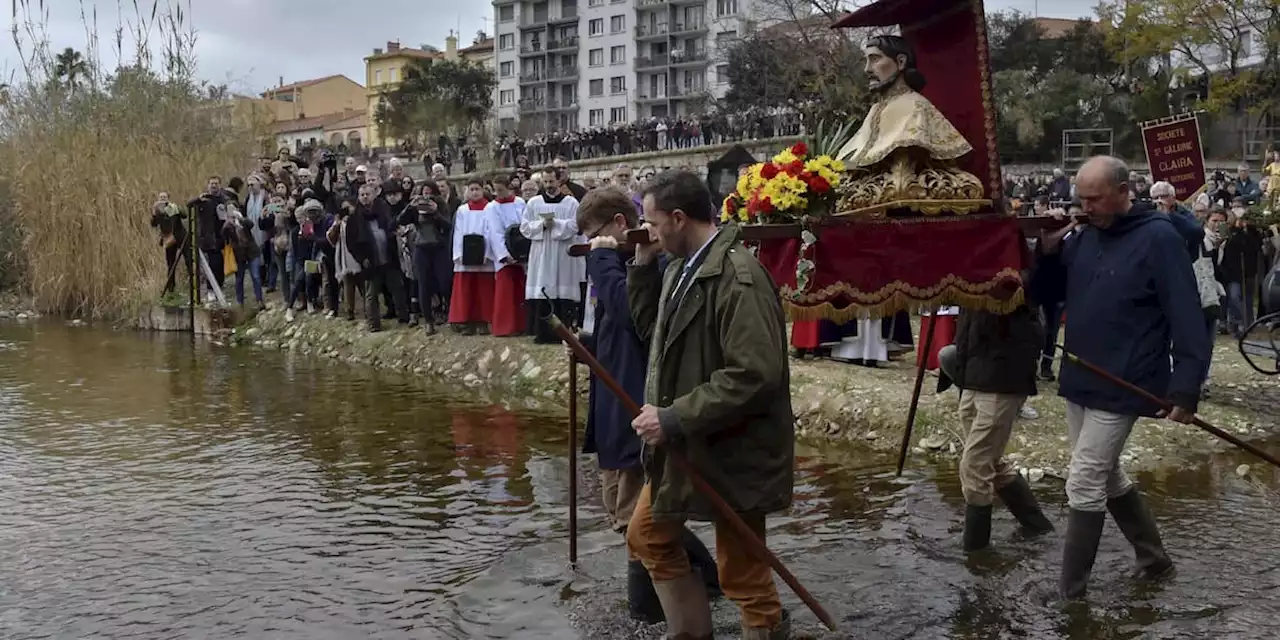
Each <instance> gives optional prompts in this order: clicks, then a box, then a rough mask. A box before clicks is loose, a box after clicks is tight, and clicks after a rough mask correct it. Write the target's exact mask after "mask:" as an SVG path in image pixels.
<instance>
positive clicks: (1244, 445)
mask: <svg viewBox="0 0 1280 640" xmlns="http://www.w3.org/2000/svg"><path fill="white" fill-rule="evenodd" d="M1058 348H1059V349H1062V355H1063V357H1064V358H1066V359H1067V360H1070V361H1071V362H1073V363H1075V364H1078V365H1080V366H1082V367H1084V368H1085V369H1088V370H1089V371H1091V372H1093V374H1094V375H1096V376H1098V377H1099V378H1102V379H1103V380H1106V381H1107V382H1110V383H1112V384H1114V385H1116V386H1118V387H1121V388H1123V389H1126V390H1128V391H1130V392H1132V393H1134V394H1136V395H1138V396H1140V397H1142V398H1146V399H1147V400H1148V401H1150V402H1154V403H1156V405H1158V406H1159V407H1160V408H1161V409H1163V410H1165V411H1166V412H1167V411H1173V405H1171V404H1169V403H1168V402H1166V401H1165V400H1162V399H1160V398H1157V397H1156V396H1155V394H1153V393H1151V392H1149V391H1147V390H1146V389H1143V388H1142V387H1139V386H1138V385H1136V384H1133V383H1132V382H1129V381H1128V380H1124V379H1122V378H1119V377H1117V376H1114V375H1112V374H1111V373H1109V372H1107V371H1106V370H1104V369H1103V368H1102V367H1099V366H1097V365H1095V364H1093V363H1091V362H1089V361H1087V360H1081V359H1080V356H1077V355H1076V354H1074V353H1071V352H1070V351H1067V350H1066V348H1065V347H1063V346H1062V345H1058ZM1191 424H1194V425H1195V426H1197V427H1200V428H1201V429H1204V430H1205V431H1208V432H1209V433H1211V434H1213V435H1215V436H1217V437H1219V438H1221V439H1223V440H1226V441H1227V442H1230V443H1231V444H1234V445H1235V446H1237V447H1240V448H1241V449H1244V450H1245V451H1248V452H1249V453H1252V454H1253V455H1255V456H1258V457H1259V458H1262V459H1263V460H1266V461H1267V462H1269V463H1271V464H1272V465H1273V466H1276V467H1280V459H1277V458H1276V457H1275V456H1273V455H1271V454H1269V453H1267V452H1266V451H1263V450H1262V449H1259V448H1258V447H1256V446H1254V445H1251V444H1249V443H1248V442H1245V441H1244V440H1241V439H1240V438H1237V437H1235V436H1233V435H1231V434H1230V433H1227V432H1226V431H1223V430H1222V429H1219V428H1218V427H1215V426H1213V425H1211V424H1209V423H1208V422H1205V421H1204V420H1203V419H1202V418H1200V417H1199V416H1196V417H1195V419H1194V420H1192V421H1191Z"/></svg>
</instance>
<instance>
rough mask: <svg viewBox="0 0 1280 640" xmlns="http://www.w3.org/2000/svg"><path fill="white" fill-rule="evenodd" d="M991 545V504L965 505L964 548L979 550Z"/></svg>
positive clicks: (967, 550)
mask: <svg viewBox="0 0 1280 640" xmlns="http://www.w3.org/2000/svg"><path fill="white" fill-rule="evenodd" d="M990 545H991V505H985V506H981V507H980V506H978V505H973V504H969V505H965V507H964V550H965V551H966V552H970V551H981V550H983V549H986V548H987V547H988V546H990Z"/></svg>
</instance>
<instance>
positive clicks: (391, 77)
mask: <svg viewBox="0 0 1280 640" xmlns="http://www.w3.org/2000/svg"><path fill="white" fill-rule="evenodd" d="M399 71H400V70H399V69H391V70H389V71H387V82H395V81H396V78H397V77H398V75H399V74H398V72H399Z"/></svg>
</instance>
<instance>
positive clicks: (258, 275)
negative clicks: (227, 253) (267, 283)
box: [236, 257, 262, 304]
mask: <svg viewBox="0 0 1280 640" xmlns="http://www.w3.org/2000/svg"><path fill="white" fill-rule="evenodd" d="M239 266H240V268H239V269H236V302H238V303H240V304H244V276H245V274H246V273H248V274H249V278H251V279H252V280H253V297H254V299H255V300H257V301H258V302H262V258H261V257H258V258H254V259H253V260H250V261H249V264H248V265H239Z"/></svg>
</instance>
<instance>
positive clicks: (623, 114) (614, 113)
mask: <svg viewBox="0 0 1280 640" xmlns="http://www.w3.org/2000/svg"><path fill="white" fill-rule="evenodd" d="M626 121H627V108H626V107H614V108H612V109H610V110H609V124H618V123H620V122H626Z"/></svg>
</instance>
